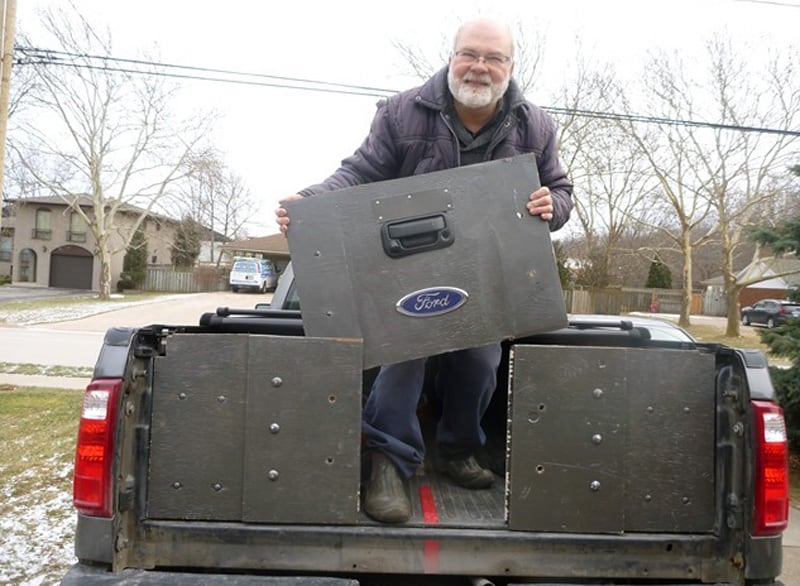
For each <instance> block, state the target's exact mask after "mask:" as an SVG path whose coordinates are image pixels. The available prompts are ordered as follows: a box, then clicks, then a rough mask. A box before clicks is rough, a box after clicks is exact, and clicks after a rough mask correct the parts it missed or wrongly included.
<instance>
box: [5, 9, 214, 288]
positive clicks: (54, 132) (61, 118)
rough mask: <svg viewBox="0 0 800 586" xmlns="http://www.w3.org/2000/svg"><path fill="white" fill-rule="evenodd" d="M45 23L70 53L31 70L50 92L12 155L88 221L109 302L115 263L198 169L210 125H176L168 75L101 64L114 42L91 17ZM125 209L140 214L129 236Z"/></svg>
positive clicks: (65, 16)
mask: <svg viewBox="0 0 800 586" xmlns="http://www.w3.org/2000/svg"><path fill="white" fill-rule="evenodd" d="M43 24H44V26H45V28H46V30H47V31H48V32H49V34H51V35H52V36H53V38H54V39H55V41H56V42H57V43H58V45H59V47H60V51H61V52H60V53H59V54H58V55H57V56H54V57H53V59H42V60H40V61H39V62H38V63H37V64H35V65H33V64H31V65H26V66H25V67H32V68H33V71H34V72H35V74H36V77H37V79H38V83H39V84H41V91H39V92H37V93H36V94H35V101H34V103H33V110H34V111H33V112H32V115H30V116H25V117H24V118H23V119H22V120H21V121H19V123H18V124H17V125H15V129H14V135H15V139H14V141H13V142H12V148H13V150H14V153H15V155H16V156H17V157H18V159H19V160H20V161H21V163H22V165H23V166H24V167H25V169H26V171H27V173H29V175H30V176H31V177H32V178H34V179H35V181H36V182H37V183H38V184H39V185H41V186H42V187H43V188H44V189H46V190H47V191H48V192H49V193H50V194H53V195H57V196H58V197H60V198H61V199H62V200H63V201H64V202H65V203H66V204H67V205H68V206H69V208H70V209H71V210H73V211H75V212H76V213H77V214H78V215H79V216H80V217H81V218H82V219H83V221H84V222H86V225H87V226H88V229H89V231H90V232H91V234H92V235H93V236H94V239H95V241H96V243H97V244H96V250H95V255H96V258H97V259H98V262H99V264H100V296H101V297H104V298H107V297H109V296H110V293H111V259H112V256H113V255H114V254H116V253H118V252H121V251H123V250H125V249H126V248H127V247H128V245H129V243H130V240H131V238H132V237H133V234H134V233H135V231H136V229H137V228H138V227H139V226H140V225H141V224H142V222H143V221H144V220H145V218H146V217H147V215H148V214H149V212H150V211H151V210H152V209H153V208H154V206H155V205H156V203H157V202H158V201H159V200H160V199H161V198H163V197H164V196H165V194H166V193H167V192H168V190H169V189H170V186H171V185H172V184H173V183H174V182H175V181H177V180H178V179H180V178H181V177H182V176H184V175H185V174H186V173H187V172H188V169H189V167H188V166H187V164H186V163H187V160H188V157H189V155H190V154H191V152H192V150H193V148H194V146H195V144H196V143H197V142H198V140H199V139H200V137H202V136H203V134H204V130H205V128H206V127H207V126H208V123H209V120H208V117H202V116H195V117H194V118H193V119H192V121H191V122H190V123H187V122H180V121H175V120H173V118H172V116H171V114H170V111H169V103H170V99H171V98H172V97H173V92H174V89H173V90H170V88H168V87H167V86H166V85H165V82H164V79H163V78H161V77H157V76H147V75H138V74H128V73H123V72H113V71H110V70H108V69H106V68H105V67H104V66H103V64H102V62H101V63H100V64H98V61H97V60H93V59H91V57H90V56H91V55H92V54H95V55H110V54H111V39H110V35H109V34H108V33H106V34H105V36H101V35H99V34H97V33H96V32H95V30H94V29H93V28H92V26H91V25H90V24H89V22H88V21H87V20H86V19H85V18H83V17H82V16H76V15H75V14H74V13H68V12H66V11H64V10H63V9H59V10H51V11H49V12H47V13H45V14H44V16H43ZM87 202H88V205H87ZM132 206H136V207H135V208H134V207H132ZM136 210H138V211H136ZM121 211H125V212H127V213H131V211H136V213H137V214H138V215H137V216H136V219H135V222H134V224H133V226H132V227H128V228H127V229H125V230H124V231H122V230H120V229H119V228H118V226H117V222H116V221H115V220H116V216H117V214H118V213H120V212H121Z"/></svg>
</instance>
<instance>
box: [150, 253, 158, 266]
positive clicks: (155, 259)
mask: <svg viewBox="0 0 800 586" xmlns="http://www.w3.org/2000/svg"><path fill="white" fill-rule="evenodd" d="M150 264H151V265H154V264H158V257H157V256H156V255H155V254H154V255H153V256H151V257H150Z"/></svg>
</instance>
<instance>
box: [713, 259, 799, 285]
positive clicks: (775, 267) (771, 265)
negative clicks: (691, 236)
mask: <svg viewBox="0 0 800 586" xmlns="http://www.w3.org/2000/svg"><path fill="white" fill-rule="evenodd" d="M787 273H788V274H787ZM775 275H783V276H781V277H775ZM736 277H737V278H738V279H739V280H740V281H742V280H748V281H749V280H752V279H758V278H764V279H769V278H774V279H776V280H780V281H781V282H782V283H783V284H784V285H785V287H786V288H787V289H788V288H791V287H800V258H796V257H774V256H770V257H766V258H760V259H758V260H755V261H753V262H751V263H750V264H749V265H747V266H746V267H745V268H743V269H742V270H741V271H739V273H738V274H737V275H736ZM703 284H704V285H711V286H714V285H717V286H718V285H723V284H724V280H723V278H722V276H719V277H714V278H711V279H706V280H705V281H703ZM758 285H759V283H755V284H754V285H752V286H753V287H758Z"/></svg>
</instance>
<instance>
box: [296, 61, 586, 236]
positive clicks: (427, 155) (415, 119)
mask: <svg viewBox="0 0 800 586" xmlns="http://www.w3.org/2000/svg"><path fill="white" fill-rule="evenodd" d="M446 79H447V67H445V68H443V69H441V70H440V71H439V72H437V73H436V74H435V75H434V76H433V77H431V79H429V80H428V81H427V82H426V83H425V84H423V85H422V86H420V87H418V88H414V89H411V90H408V91H405V92H401V93H399V94H396V95H394V96H392V97H390V98H388V99H386V100H382V101H381V102H379V104H378V111H377V112H376V114H375V118H374V119H373V120H372V126H371V128H370V132H369V135H368V136H367V138H366V139H364V142H363V143H362V144H361V146H360V147H358V149H357V150H356V152H355V153H353V155H351V156H350V157H348V158H346V159H345V160H343V161H342V164H341V167H339V169H337V170H336V171H335V172H334V173H333V175H331V176H330V177H328V178H327V179H325V180H324V181H323V182H322V183H318V184H316V185H312V186H310V187H307V188H305V189H303V190H302V191H300V193H301V194H302V195H304V196H310V195H317V194H320V193H323V192H326V191H334V190H337V189H343V188H345V187H351V186H354V185H360V184H362V183H372V182H375V181H384V180H387V179H398V178H401V177H408V176H410V175H420V174H422V173H429V172H431V171H440V170H443V169H450V168H452V167H457V166H458V165H459V164H460V150H459V145H458V139H457V138H456V135H455V132H454V131H453V129H452V124H451V122H450V120H449V115H448V114H447V111H446V104H447V100H448V91H449V90H447V82H446ZM507 95H508V97H509V104H510V109H509V110H510V113H509V115H508V117H507V118H506V120H505V121H504V122H503V130H502V132H501V133H500V141H499V143H497V144H496V146H494V149H493V154H492V158H493V159H500V158H504V157H512V156H514V155H521V154H525V153H531V152H532V153H535V154H536V163H537V166H538V168H539V179H540V180H541V184H542V185H546V186H547V187H549V188H550V192H551V195H552V198H553V207H554V210H553V219H552V220H551V221H550V230H558V229H559V228H561V227H562V226H563V225H564V224H565V223H566V222H567V220H568V219H569V215H570V211H571V210H572V207H573V203H572V183H570V181H569V179H568V178H567V174H566V172H565V171H564V169H563V167H562V166H561V163H560V161H559V159H558V149H557V145H556V126H555V123H554V122H553V119H552V118H551V117H550V116H549V115H548V114H547V113H546V112H544V111H543V110H542V109H541V108H539V107H538V106H535V105H533V104H531V103H530V102H528V101H527V100H525V98H524V96H523V95H522V92H521V91H520V90H519V86H518V85H517V84H516V82H515V81H514V80H511V83H510V84H509V86H508V91H507Z"/></svg>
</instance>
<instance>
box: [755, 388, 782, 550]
mask: <svg viewBox="0 0 800 586" xmlns="http://www.w3.org/2000/svg"><path fill="white" fill-rule="evenodd" d="M753 417H754V426H753V429H754V432H755V446H754V447H755V456H756V458H755V464H756V469H755V498H754V502H753V535H776V534H778V533H780V532H781V531H783V530H784V529H786V526H787V525H788V524H789V447H788V442H787V438H786V424H785V423H784V420H783V410H782V409H781V408H780V407H779V406H778V405H776V404H775V403H770V402H768V401H753Z"/></svg>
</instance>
